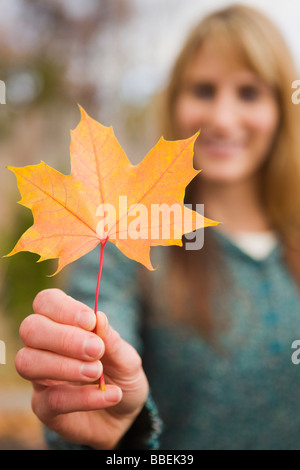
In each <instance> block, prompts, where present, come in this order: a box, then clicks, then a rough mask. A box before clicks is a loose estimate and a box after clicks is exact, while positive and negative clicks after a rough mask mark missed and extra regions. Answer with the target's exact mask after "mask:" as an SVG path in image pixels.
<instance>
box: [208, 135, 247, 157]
mask: <svg viewBox="0 0 300 470" xmlns="http://www.w3.org/2000/svg"><path fill="white" fill-rule="evenodd" d="M199 146H200V147H201V148H202V149H203V150H205V151H207V152H208V153H209V154H211V155H213V156H217V157H218V156H220V157H221V156H224V157H230V156H236V154H238V153H240V152H241V151H242V150H243V147H244V146H243V144H242V143H241V142H237V141H232V140H221V139H204V140H202V141H201V140H200V141H199Z"/></svg>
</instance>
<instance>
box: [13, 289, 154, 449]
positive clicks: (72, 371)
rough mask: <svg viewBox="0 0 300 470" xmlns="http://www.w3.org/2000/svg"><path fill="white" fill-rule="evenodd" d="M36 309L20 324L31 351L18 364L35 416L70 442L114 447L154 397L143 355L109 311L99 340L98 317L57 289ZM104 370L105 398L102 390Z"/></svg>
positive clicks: (101, 315)
mask: <svg viewBox="0 0 300 470" xmlns="http://www.w3.org/2000/svg"><path fill="white" fill-rule="evenodd" d="M120 308H122V307H121V306H120ZM33 310H34V312H35V313H34V314H32V315H29V316H28V317H27V318H25V320H24V321H23V322H22V324H21V327H20V336H21V339H22V341H23V343H24V345H25V347H24V348H23V349H21V350H20V351H19V352H18V354H17V356H16V361H15V364H16V369H17V371H18V373H19V374H20V375H21V376H22V377H24V378H25V379H28V380H30V381H31V382H32V384H33V389H34V391H33V397H32V408H33V411H34V412H35V414H36V415H37V416H38V418H39V419H40V420H41V421H42V422H43V423H44V424H45V425H46V426H47V427H49V428H50V429H52V430H54V431H56V432H57V433H58V434H60V435H61V436H62V437H64V438H65V439H67V440H69V441H70V442H74V443H78V444H84V445H88V446H91V447H93V448H96V449H111V448H114V447H115V446H116V445H117V443H118V441H119V440H120V439H121V437H122V436H123V435H124V434H125V432H126V431H127V430H128V428H129V427H130V426H131V424H132V423H133V421H134V420H135V418H136V417H137V415H138V414H139V412H140V411H141V409H142V407H143V405H144V403H145V400H146V397H147V394H148V382H147V379H146V376H145V373H144V371H143V368H142V363H141V359H140V356H139V355H138V353H137V352H136V350H135V349H134V348H133V347H132V346H131V345H129V344H128V343H127V342H126V341H124V340H123V339H122V338H121V337H120V335H119V334H118V333H117V332H116V331H115V330H114V329H113V328H112V327H111V326H110V325H109V324H108V320H107V317H106V316H105V315H104V313H102V312H98V313H97V327H96V333H97V334H95V333H93V330H94V328H95V326H96V316H95V314H94V312H93V310H92V309H90V308H89V307H87V306H86V305H84V304H83V303H81V302H79V301H77V300H74V299H73V298H71V297H69V296H67V295H66V294H65V293H64V292H62V291H60V290H58V289H47V290H44V291H41V292H40V293H39V294H38V295H37V296H36V298H35V300H34V302H33ZM100 359H101V362H100ZM102 371H104V377H105V383H106V390H105V391H101V390H99V386H98V382H99V377H100V375H101V374H102Z"/></svg>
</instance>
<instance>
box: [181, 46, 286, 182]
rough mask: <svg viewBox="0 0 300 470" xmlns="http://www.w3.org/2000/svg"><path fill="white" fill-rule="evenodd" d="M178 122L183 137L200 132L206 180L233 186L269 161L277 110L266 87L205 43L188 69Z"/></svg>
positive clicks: (199, 159) (198, 155) (198, 161)
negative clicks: (265, 161) (232, 184)
mask: <svg viewBox="0 0 300 470" xmlns="http://www.w3.org/2000/svg"><path fill="white" fill-rule="evenodd" d="M174 119H175V128H176V130H177V134H178V136H179V138H182V139H184V138H187V137H190V136H191V135H193V134H194V133H196V132H197V131H198V130H199V129H201V133H200V136H199V138H198V139H197V141H196V145H195V149H194V150H195V160H194V164H195V167H196V168H198V169H202V170H203V173H202V177H203V178H205V180H207V181H211V182H219V183H234V182H240V181H243V180H245V179H247V178H249V177H251V176H253V175H254V174H255V173H256V171H257V170H258V169H259V168H260V167H261V165H262V163H263V161H264V160H265V159H266V158H267V155H268V152H269V150H270V148H271V146H272V143H273V140H274V137H275V133H276V129H277V127H278V123H279V109H278V105H277V102H276V99H275V96H274V93H273V91H272V90H271V88H270V87H269V86H268V85H266V84H265V83H264V82H263V81H262V80H261V79H260V78H259V77H258V76H257V75H256V74H255V73H254V72H252V71H251V70H250V69H248V68H247V67H246V66H245V65H243V64H242V63H241V61H239V60H238V59H237V58H234V56H233V55H231V56H229V54H227V55H226V56H225V54H224V53H223V54H222V53H221V52H218V50H217V49H216V47H215V46H214V45H213V44H211V43H209V42H207V43H206V44H204V45H203V47H201V48H200V50H199V51H198V52H197V54H196V56H195V58H194V60H193V61H191V63H190V64H189V65H188V67H187V69H186V71H185V74H184V78H183V87H182V90H181V92H180V94H179V96H178V98H177V101H176V104H175V113H174Z"/></svg>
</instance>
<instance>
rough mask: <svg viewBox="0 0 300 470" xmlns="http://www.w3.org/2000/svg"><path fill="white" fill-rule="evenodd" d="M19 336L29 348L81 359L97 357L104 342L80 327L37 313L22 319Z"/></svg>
mask: <svg viewBox="0 0 300 470" xmlns="http://www.w3.org/2000/svg"><path fill="white" fill-rule="evenodd" d="M20 337H21V339H22V341H23V343H24V344H25V346H29V347H30V348H34V349H42V350H47V351H52V352H55V353H56V354H60V355H61V356H67V357H72V358H76V359H81V360H83V361H85V360H91V359H99V358H100V357H102V355H103V353H104V343H103V341H102V339H101V338H100V337H99V336H97V335H95V334H93V333H90V332H87V331H85V330H83V329H82V328H77V327H75V326H70V325H63V324H60V323H56V322H54V321H52V320H50V319H49V318H48V317H45V316H43V315H39V314H33V315H29V316H28V317H26V318H25V319H24V320H23V322H22V323H21V326H20Z"/></svg>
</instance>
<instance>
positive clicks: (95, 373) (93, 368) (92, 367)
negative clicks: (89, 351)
mask: <svg viewBox="0 0 300 470" xmlns="http://www.w3.org/2000/svg"><path fill="white" fill-rule="evenodd" d="M80 369H81V373H82V375H85V376H86V377H89V378H90V379H98V378H99V377H100V375H101V374H102V370H103V368H102V364H101V362H99V361H97V362H83V363H82V364H81V367H80Z"/></svg>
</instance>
